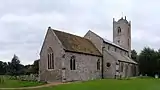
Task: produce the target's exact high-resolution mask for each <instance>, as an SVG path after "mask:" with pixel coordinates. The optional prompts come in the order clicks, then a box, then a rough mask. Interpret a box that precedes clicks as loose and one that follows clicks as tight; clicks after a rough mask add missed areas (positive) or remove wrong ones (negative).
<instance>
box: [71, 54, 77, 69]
mask: <svg viewBox="0 0 160 90" xmlns="http://www.w3.org/2000/svg"><path fill="white" fill-rule="evenodd" d="M70 69H71V70H76V61H75V56H72V57H71V59H70Z"/></svg>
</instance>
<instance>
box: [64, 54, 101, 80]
mask: <svg viewBox="0 0 160 90" xmlns="http://www.w3.org/2000/svg"><path fill="white" fill-rule="evenodd" d="M72 56H75V61H76V70H70V59H71V57H72ZM65 58H66V60H65V62H64V65H65V68H66V70H65V78H66V81H79V80H82V81H86V80H92V79H98V78H101V69H102V67H101V65H102V58H101V57H98V56H91V55H85V54H77V53H71V52H66V55H65ZM98 60H100V70H97V61H98Z"/></svg>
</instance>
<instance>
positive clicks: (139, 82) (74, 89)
mask: <svg viewBox="0 0 160 90" xmlns="http://www.w3.org/2000/svg"><path fill="white" fill-rule="evenodd" d="M34 90H160V79H154V78H135V79H128V80H127V79H126V80H114V79H103V80H93V81H86V82H75V83H70V84H63V85H58V86H52V87H46V88H40V89H34Z"/></svg>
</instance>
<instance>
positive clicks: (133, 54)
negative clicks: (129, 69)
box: [131, 50, 138, 62]
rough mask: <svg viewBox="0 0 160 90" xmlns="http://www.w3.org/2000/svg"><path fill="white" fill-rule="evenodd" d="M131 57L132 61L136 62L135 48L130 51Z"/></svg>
mask: <svg viewBox="0 0 160 90" xmlns="http://www.w3.org/2000/svg"><path fill="white" fill-rule="evenodd" d="M131 58H132V59H133V60H134V61H136V62H138V55H137V52H136V50H132V51H131Z"/></svg>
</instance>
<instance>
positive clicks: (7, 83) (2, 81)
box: [0, 76, 44, 88]
mask: <svg viewBox="0 0 160 90" xmlns="http://www.w3.org/2000/svg"><path fill="white" fill-rule="evenodd" d="M42 84H44V83H40V82H36V81H21V80H13V79H10V78H9V77H8V76H0V88H18V87H30V86H39V85H42Z"/></svg>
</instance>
